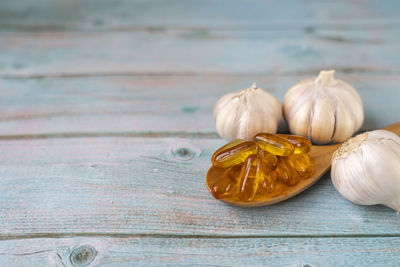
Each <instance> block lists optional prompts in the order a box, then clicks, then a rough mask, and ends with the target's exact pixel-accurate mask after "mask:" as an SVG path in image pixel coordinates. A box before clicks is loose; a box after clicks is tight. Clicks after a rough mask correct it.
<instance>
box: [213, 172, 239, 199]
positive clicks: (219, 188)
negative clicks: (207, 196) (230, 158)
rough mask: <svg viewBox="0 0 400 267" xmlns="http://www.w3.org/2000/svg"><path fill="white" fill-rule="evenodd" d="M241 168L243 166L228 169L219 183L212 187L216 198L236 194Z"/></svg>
mask: <svg viewBox="0 0 400 267" xmlns="http://www.w3.org/2000/svg"><path fill="white" fill-rule="evenodd" d="M241 168H242V166H241V165H235V166H233V167H230V168H228V169H226V170H225V172H224V173H223V174H222V175H221V177H219V179H218V180H217V182H215V184H214V185H213V186H212V187H211V194H212V195H213V196H214V197H215V198H217V199H220V198H224V197H227V196H229V195H231V194H232V193H234V192H235V188H236V185H237V179H238V177H239V174H240V170H241Z"/></svg>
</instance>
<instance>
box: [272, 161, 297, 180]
mask: <svg viewBox="0 0 400 267" xmlns="http://www.w3.org/2000/svg"><path fill="white" fill-rule="evenodd" d="M275 171H276V175H277V178H278V179H279V180H281V181H282V182H283V183H284V184H285V185H288V186H294V185H296V184H297V183H298V182H299V180H300V177H299V175H298V174H297V172H296V170H295V168H294V167H293V165H292V163H291V162H290V160H289V159H288V157H279V158H278V167H277V168H276V170H275Z"/></svg>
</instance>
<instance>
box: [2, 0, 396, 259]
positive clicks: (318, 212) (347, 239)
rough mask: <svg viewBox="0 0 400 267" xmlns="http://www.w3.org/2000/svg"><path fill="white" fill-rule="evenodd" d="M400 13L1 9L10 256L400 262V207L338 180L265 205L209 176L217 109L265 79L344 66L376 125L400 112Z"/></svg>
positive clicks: (305, 5)
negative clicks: (229, 95) (340, 185)
mask: <svg viewBox="0 0 400 267" xmlns="http://www.w3.org/2000/svg"><path fill="white" fill-rule="evenodd" d="M399 5H400V2H399V1H396V0H388V1H379V0H365V1H362V2H360V1H306V2H304V1H298V0H296V1H280V0H273V1H259V0H254V1H250V2H249V1H245V0H238V1H228V0H219V1H211V0H204V1H195V0H188V1H177V0H171V1H159V0H149V1H141V0H132V1H131V0H115V1H108V0H87V1H86V0H85V1H81V0H70V1H66V0H60V1H53V0H37V1H24V2H21V1H1V2H0V32H1V33H0V51H1V53H0V77H1V78H0V239H1V241H0V266H44V265H50V266H53V265H63V264H64V265H65V266H94V265H100V264H109V265H112V266H122V265H126V266H131V265H146V266H149V265H150V266H151V265H152V266H154V265H156V266H158V265H179V264H182V265H196V264H197V265H201V266H203V265H207V264H215V265H274V266H276V265H291V266H293V265H294V266H329V265H331V266H338V265H339V266H340V265H344V266H349V265H350V266H354V265H360V266H390V265H396V263H398V255H399V249H398V248H399V245H400V244H399V237H400V230H399V229H400V222H399V217H398V215H397V214H396V213H395V212H394V211H392V210H390V209H388V208H385V207H383V206H372V207H362V206H356V205H353V204H351V203H349V202H348V201H346V200H344V199H343V198H342V197H341V196H340V195H339V193H337V192H336V191H335V189H334V188H333V186H332V184H331V182H330V178H329V174H327V175H325V177H323V178H322V179H321V180H320V181H319V182H318V183H317V184H316V185H315V186H313V187H312V188H310V189H308V190H307V191H305V192H303V193H302V194H301V195H299V196H296V197H295V198H293V199H290V200H288V201H286V202H283V203H280V204H277V205H274V206H270V207H264V208H256V209H242V208H236V207H231V206H227V205H224V204H222V203H220V202H218V201H216V200H214V199H213V198H212V197H211V196H210V194H209V193H208V191H207V189H206V187H205V184H204V178H205V173H206V171H207V169H208V167H209V165H210V162H209V158H210V156H211V153H212V152H213V151H214V150H215V149H217V148H218V147H219V146H221V145H222V144H223V143H224V141H223V140H220V139H216V134H215V128H214V122H213V118H212V107H213V104H214V103H215V101H216V100H217V99H218V98H219V97H220V96H221V95H222V94H224V93H226V92H230V91H232V90H236V89H241V88H245V87H247V86H249V85H250V84H251V83H252V82H253V81H256V82H257V83H258V84H259V85H260V86H261V87H264V88H265V89H268V90H270V91H271V92H272V93H273V94H274V95H276V96H277V97H278V99H279V100H282V98H283V95H284V93H285V91H286V89H287V88H289V87H290V86H291V85H293V84H294V83H296V82H297V81H298V80H299V79H301V78H304V77H307V76H311V75H316V74H317V72H318V71H319V70H320V69H322V68H336V69H337V70H338V77H339V78H343V79H344V80H347V81H349V82H350V83H352V84H354V85H355V87H356V88H357V90H358V91H359V92H360V94H361V96H362V98H363V101H364V104H365V112H366V121H365V124H364V128H367V129H375V128H378V127H382V126H385V125H387V124H390V123H393V122H396V121H399V120H400V117H399V115H398V114H399V112H398V111H399V109H398V102H399V99H400V95H399V90H398V84H399V80H400V78H399V69H400V68H399V67H400V63H399V62H400V57H399V56H400V55H399V53H398V51H399V48H400V46H399V44H400V32H399V29H400V27H399V25H400V18H399V16H398V10H399ZM180 137H184V138H180ZM69 236H73V237H71V238H70V237H69Z"/></svg>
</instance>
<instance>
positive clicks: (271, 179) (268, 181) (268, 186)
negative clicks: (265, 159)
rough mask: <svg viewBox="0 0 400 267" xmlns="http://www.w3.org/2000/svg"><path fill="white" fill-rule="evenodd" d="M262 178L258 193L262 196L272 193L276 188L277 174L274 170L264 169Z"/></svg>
mask: <svg viewBox="0 0 400 267" xmlns="http://www.w3.org/2000/svg"><path fill="white" fill-rule="evenodd" d="M262 174H263V176H262V178H261V179H260V184H259V185H258V192H257V193H259V194H260V195H264V194H268V193H271V192H272V191H273V190H274V188H275V181H276V172H274V171H273V170H271V169H269V168H267V167H265V165H264V167H263V171H262Z"/></svg>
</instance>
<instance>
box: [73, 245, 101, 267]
mask: <svg viewBox="0 0 400 267" xmlns="http://www.w3.org/2000/svg"><path fill="white" fill-rule="evenodd" d="M96 255H97V251H96V249H95V248H94V247H92V246H89V245H83V246H79V247H77V248H75V249H74V250H73V251H72V252H71V255H70V257H69V259H70V261H71V263H72V265H73V266H76V267H83V266H87V265H89V264H90V263H91V262H92V261H93V260H94V258H95V257H96Z"/></svg>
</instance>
